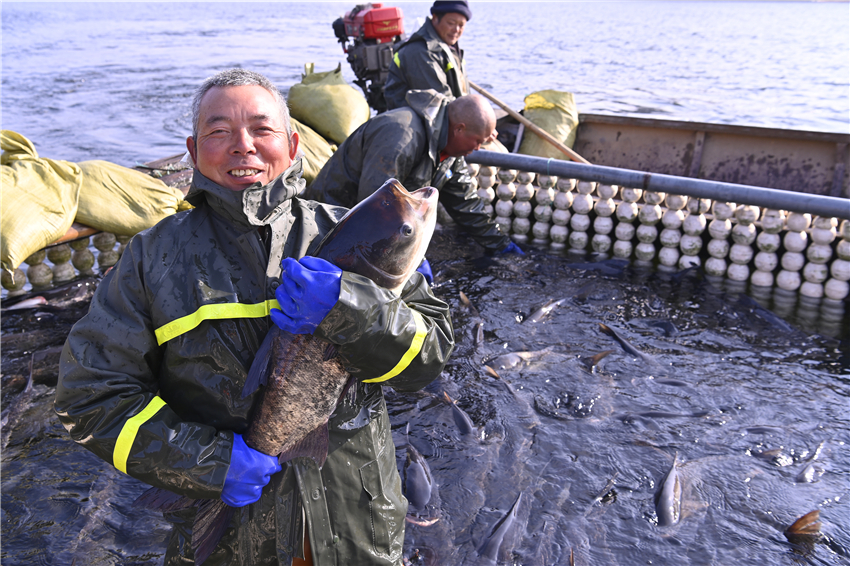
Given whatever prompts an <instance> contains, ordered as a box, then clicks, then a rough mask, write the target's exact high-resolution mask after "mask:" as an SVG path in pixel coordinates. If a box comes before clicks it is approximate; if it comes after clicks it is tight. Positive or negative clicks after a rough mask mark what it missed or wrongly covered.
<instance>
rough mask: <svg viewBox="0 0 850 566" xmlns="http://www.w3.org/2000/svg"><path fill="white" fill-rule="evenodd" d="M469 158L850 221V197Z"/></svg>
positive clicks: (509, 158)
mask: <svg viewBox="0 0 850 566" xmlns="http://www.w3.org/2000/svg"><path fill="white" fill-rule="evenodd" d="M466 160H467V161H469V162H470V163H479V164H481V165H492V166H495V167H501V168H504V169H518V170H520V171H529V172H534V173H542V174H544V175H554V176H558V177H569V178H572V179H581V180H583V181H596V182H598V183H605V184H608V185H619V186H622V187H630V188H634V189H643V190H645V191H654V192H659V193H672V194H675V195H685V196H689V197H696V198H708V199H712V200H717V201H721V202H734V203H736V204H749V205H755V206H759V207H762V208H769V209H772V210H787V211H793V212H802V213H810V214H814V215H817V216H824V217H827V218H843V219H845V220H850V200H848V199H843V198H837V197H828V196H822V195H812V194H808V193H795V192H792V191H780V190H778V189H768V188H764V187H753V186H750V185H737V184H735V183H723V182H720V181H709V180H706V179H693V178H690V177H676V176H674V175H662V174H660V173H644V172H643V171H633V170H630V169H619V168H617V167H603V166H601V165H585V164H582V163H573V162H571V161H563V160H560V159H546V158H543V157H533V156H530V155H519V154H516V153H500V152H496V151H483V150H478V151H474V152H472V153H471V154H470V155H469V156H468V157H467V158H466Z"/></svg>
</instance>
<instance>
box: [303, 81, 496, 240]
mask: <svg viewBox="0 0 850 566" xmlns="http://www.w3.org/2000/svg"><path fill="white" fill-rule="evenodd" d="M407 102H408V105H407V106H404V107H402V108H397V109H395V110H391V111H389V112H384V113H383V114H378V115H377V116H375V117H374V118H372V119H371V120H369V121H368V122H366V123H365V124H363V125H362V126H360V127H359V128H357V130H355V131H354V132H353V133H352V134H351V135H350V136H348V138H347V139H346V140H345V141H344V142H343V143H342V145H341V146H339V149H337V150H336V152H334V154H333V155H332V156H331V158H330V159H329V160H328V162H327V163H325V165H324V167H322V170H321V171H320V172H319V174H318V175H317V176H316V178H315V179H314V180H313V182H312V183H311V184H310V187H309V188H308V189H307V190H306V191H305V192H304V197H305V198H309V199H313V200H317V201H319V202H324V203H328V204H335V205H339V206H345V207H349V208H350V207H352V206H354V205H355V204H357V203H358V202H360V201H362V200H363V199H365V198H366V197H368V196H369V195H371V194H372V193H374V192H375V191H376V190H378V189H379V188H380V187H381V185H383V184H384V182H386V180H387V179H388V178H390V177H394V178H396V179H398V180H399V181H401V184H402V185H404V187H405V188H407V189H408V190H411V191H412V190H416V189H419V188H422V187H426V186H429V185H430V186H432V187H434V188H436V189H438V190H439V191H440V202H441V203H442V204H443V206H444V207H445V208H446V210H447V211H448V213H449V214H450V215H451V216H452V218H454V220H455V222H457V223H458V224H459V225H460V226H461V227H462V228H464V229H465V230H466V231H467V232H469V233H470V234H471V235H472V236H473V237H474V238H475V239H476V240H477V241H478V243H480V244H481V245H482V246H484V247H485V248H487V249H488V250H491V251H501V250H503V249H504V248H505V247H507V246H508V244H510V238H509V237H508V236H507V235H505V234H503V233H502V232H501V229H500V227H499V226H498V224H496V223H495V222H494V221H493V219H492V218H491V217H490V215H489V214H488V213H487V211H486V210H485V209H484V204H485V203H484V201H482V200H481V198H480V197H479V196H478V192H477V191H476V190H475V186H474V185H473V182H472V177H471V176H470V174H469V167H468V166H467V164H466V160H465V159H464V158H462V157H457V158H455V157H447V158H445V159H443V160H442V161H440V151H441V150H442V149H443V148H444V147H445V146H446V142H447V140H448V129H449V116H448V111H447V108H446V107H447V106H448V103H449V99H447V98H446V97H444V96H442V95H440V94H437V93H436V92H434V91H431V90H424V91H411V92H409V93H408V95H407Z"/></svg>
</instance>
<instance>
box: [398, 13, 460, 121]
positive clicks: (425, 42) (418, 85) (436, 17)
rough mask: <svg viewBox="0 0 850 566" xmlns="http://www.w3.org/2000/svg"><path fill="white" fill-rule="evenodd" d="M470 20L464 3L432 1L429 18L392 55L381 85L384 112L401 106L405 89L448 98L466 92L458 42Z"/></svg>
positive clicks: (405, 92) (403, 102) (403, 101)
mask: <svg viewBox="0 0 850 566" xmlns="http://www.w3.org/2000/svg"><path fill="white" fill-rule="evenodd" d="M471 18H472V11H471V10H470V9H469V2H467V1H466V0H460V1H442V0H437V1H436V2H434V5H433V6H431V19H430V20H425V23H424V24H423V25H422V27H421V28H419V30H418V31H417V32H416V33H414V34H413V35H411V36H410V38H409V39H408V40H407V41H406V42H405V43H404V45H402V46H401V47H399V49H398V50H397V51H396V53H395V55H393V62H392V63H391V64H390V70H389V75H388V76H387V82H386V84H385V86H384V98H385V99H386V101H387V109H388V110H392V109H393V108H398V107H400V106H404V105H405V104H406V102H405V96H406V95H407V91H409V90H424V89H431V90H435V91H437V92H439V93H440V94H443V95H445V96H447V97H450V98H459V97H461V96H463V95H465V94H468V93H469V83H468V81H467V78H466V71H465V70H464V62H463V50H462V49H461V48H460V46H459V45H458V40H460V37H461V35H463V30H464V27H465V26H466V22H468V21H469V20H470V19H471Z"/></svg>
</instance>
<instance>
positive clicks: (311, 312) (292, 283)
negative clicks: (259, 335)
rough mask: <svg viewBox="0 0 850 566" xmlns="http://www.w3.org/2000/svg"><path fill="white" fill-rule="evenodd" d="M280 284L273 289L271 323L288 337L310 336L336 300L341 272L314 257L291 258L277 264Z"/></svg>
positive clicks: (328, 263) (332, 265)
mask: <svg viewBox="0 0 850 566" xmlns="http://www.w3.org/2000/svg"><path fill="white" fill-rule="evenodd" d="M280 265H281V268H282V272H281V274H280V278H281V284H280V286H279V287H278V288H277V289H276V290H275V293H274V295H275V298H276V299H277V302H278V303H279V304H280V310H278V309H272V310H271V313H270V314H271V318H272V322H274V323H275V324H276V325H278V326H279V327H280V328H281V329H282V330H285V331H287V332H290V333H292V334H312V333H313V332H314V331H315V330H316V327H317V326H319V323H320V322H322V320H323V319H324V318H325V316H327V314H328V313H329V312H330V310H331V309H332V308H333V306H334V305H335V304H336V303H337V301H338V300H339V291H340V286H341V282H340V281H341V279H342V270H341V269H340V268H338V267H337V266H335V265H334V264H332V263H330V262H329V261H325V260H324V259H320V258H318V257H310V256H306V257H302V258H301V261H296V260H294V259H293V258H291V257H287V258H284V260H283V261H282V262H281V264H280Z"/></svg>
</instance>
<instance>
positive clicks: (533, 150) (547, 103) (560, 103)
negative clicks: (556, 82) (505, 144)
mask: <svg viewBox="0 0 850 566" xmlns="http://www.w3.org/2000/svg"><path fill="white" fill-rule="evenodd" d="M523 115H524V116H525V117H526V118H528V119H529V120H530V121H531V122H532V123H534V125H536V126H539V127H540V128H542V129H543V130H545V131H546V132H548V133H549V134H551V135H552V137H553V138H555V139H556V140H558V141H559V142H561V143H562V144H564V145H565V146H567V147H569V148H572V147H573V144H574V143H575V141H576V128H577V127H578V109H577V108H576V103H575V100H574V98H573V93H571V92H562V91H557V90H541V91H538V92H533V93H531V94H529V95H528V96H526V97H525V110H524V111H523ZM519 153H522V154H525V155H536V156H538V157H551V158H552V159H569V157H567V156H566V155H564V154H563V153H562V152H561V151H560V150H559V149H558V148H556V147H555V146H553V145H552V144H550V143H549V142H547V141H546V140H544V139H543V138H541V137H540V136H538V135H537V134H535V133H534V132H532V131H531V130H529V129H528V128H526V129H525V131H524V133H523V136H522V143H521V144H520V146H519Z"/></svg>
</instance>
